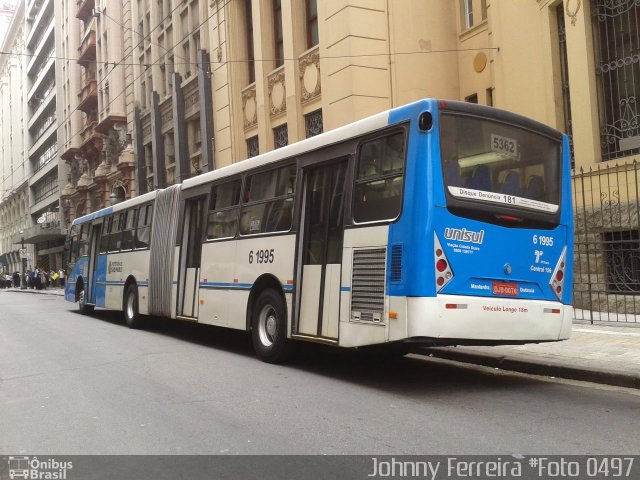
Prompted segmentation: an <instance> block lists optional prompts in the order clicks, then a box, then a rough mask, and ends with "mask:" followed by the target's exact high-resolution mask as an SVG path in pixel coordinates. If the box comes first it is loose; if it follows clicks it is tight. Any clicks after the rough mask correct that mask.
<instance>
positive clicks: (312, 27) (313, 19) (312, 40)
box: [306, 0, 319, 49]
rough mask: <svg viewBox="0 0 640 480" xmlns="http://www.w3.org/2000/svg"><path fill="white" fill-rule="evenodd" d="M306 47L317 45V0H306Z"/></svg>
mask: <svg viewBox="0 0 640 480" xmlns="http://www.w3.org/2000/svg"><path fill="white" fill-rule="evenodd" d="M306 7H307V8H306V15H307V49H309V48H311V47H314V46H316V45H318V42H319V39H318V1H317V0H306Z"/></svg>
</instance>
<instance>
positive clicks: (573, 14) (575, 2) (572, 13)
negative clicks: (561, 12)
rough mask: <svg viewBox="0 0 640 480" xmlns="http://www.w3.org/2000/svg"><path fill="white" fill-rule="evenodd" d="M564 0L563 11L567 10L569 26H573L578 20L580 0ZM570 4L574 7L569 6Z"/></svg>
mask: <svg viewBox="0 0 640 480" xmlns="http://www.w3.org/2000/svg"><path fill="white" fill-rule="evenodd" d="M566 2H567V3H566V4H565V6H564V9H565V12H567V16H568V17H569V18H570V19H571V26H572V27H575V26H576V22H577V21H578V12H580V7H581V6H582V0H566ZM572 6H573V7H574V8H571V7H572Z"/></svg>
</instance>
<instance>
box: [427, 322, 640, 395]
mask: <svg viewBox="0 0 640 480" xmlns="http://www.w3.org/2000/svg"><path fill="white" fill-rule="evenodd" d="M427 350H428V352H429V353H430V354H432V355H433V356H434V357H438V358H445V359H449V360H455V361H458V362H465V363H474V364H477V365H485V366H488V367H494V368H501V369H503V370H512V371H517V372H523V373H531V374H535V375H545V376H550V377H560V378H567V379H572V380H582V381H587V382H594V383H603V384H606V385H615V386H620V387H628V388H639V389H640V323H637V324H633V323H630V324H629V323H628V324H624V323H619V322H599V323H598V324H597V325H591V324H590V323H589V322H588V321H583V320H574V323H573V330H572V332H571V338H570V339H569V340H564V341H562V342H552V343H540V344H528V345H512V346H498V347H437V348H436V347H434V348H429V349H427Z"/></svg>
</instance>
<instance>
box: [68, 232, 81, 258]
mask: <svg viewBox="0 0 640 480" xmlns="http://www.w3.org/2000/svg"><path fill="white" fill-rule="evenodd" d="M78 247H79V244H78V226H77V225H73V226H72V227H71V230H70V231H69V245H68V248H69V255H68V257H67V261H68V262H69V263H72V264H73V263H76V262H77V261H78V251H79V249H78Z"/></svg>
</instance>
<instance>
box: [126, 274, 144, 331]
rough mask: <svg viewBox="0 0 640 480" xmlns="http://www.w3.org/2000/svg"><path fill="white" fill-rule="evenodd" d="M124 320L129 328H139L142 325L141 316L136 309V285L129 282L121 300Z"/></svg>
mask: <svg viewBox="0 0 640 480" xmlns="http://www.w3.org/2000/svg"><path fill="white" fill-rule="evenodd" d="M123 311H124V320H125V322H126V323H127V327H129V328H140V327H141V326H142V318H141V317H140V312H139V311H138V287H136V285H135V284H131V285H129V286H128V287H127V289H126V290H125V292H124V302H123Z"/></svg>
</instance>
